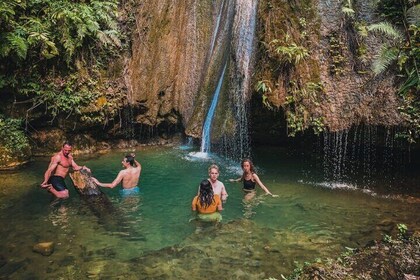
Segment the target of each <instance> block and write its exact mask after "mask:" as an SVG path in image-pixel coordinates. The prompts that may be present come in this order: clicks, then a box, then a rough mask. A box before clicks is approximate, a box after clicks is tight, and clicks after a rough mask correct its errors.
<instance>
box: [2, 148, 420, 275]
mask: <svg viewBox="0 0 420 280" xmlns="http://www.w3.org/2000/svg"><path fill="white" fill-rule="evenodd" d="M124 152H125V151H122V152H114V153H111V154H108V155H105V156H102V157H100V158H95V159H83V158H78V162H79V163H80V164H86V165H87V166H89V167H90V168H91V169H92V171H93V173H94V176H95V177H97V178H99V180H101V181H105V182H107V181H112V180H113V179H114V178H115V176H116V174H117V173H118V171H119V170H120V169H121V166H120V165H121V163H120V158H121V155H123V154H124ZM190 153H191V149H178V148H176V149H174V148H156V147H148V148H144V149H142V150H139V151H137V152H136V154H137V155H138V159H139V161H140V162H141V164H142V169H143V170H142V176H141V179H140V193H139V194H137V195H133V196H127V197H122V196H121V195H120V193H119V190H118V188H116V189H108V188H104V189H103V191H104V193H105V194H106V196H107V200H108V203H109V205H108V204H107V203H105V202H104V201H99V202H97V203H96V204H94V203H92V201H89V200H85V199H82V198H81V197H79V196H78V194H77V193H76V192H75V190H74V189H70V199H68V200H66V201H60V202H59V203H57V204H56V205H54V206H51V205H50V202H51V197H50V194H48V193H47V192H46V191H45V190H41V189H39V188H38V184H39V182H41V181H42V176H43V172H44V171H45V168H46V167H47V165H48V159H45V160H41V159H40V160H38V161H37V162H34V163H32V164H31V165H30V166H28V167H27V168H26V169H24V170H21V171H19V172H13V173H7V174H1V175H0V182H1V183H0V223H1V225H2V230H1V233H0V238H1V240H2V242H1V243H0V252H1V253H0V278H10V279H32V278H34V279H60V278H62V279H85V278H87V277H89V278H94V279H95V278H102V279H103V278H124V277H127V278H128V279H154V278H160V279H175V278H176V279H198V278H200V279H201V278H203V275H212V277H217V278H221V279H232V278H243V279H264V278H269V277H275V278H277V279H281V274H288V273H290V272H291V271H292V269H293V267H294V262H295V261H297V262H300V263H302V262H304V261H310V260H313V259H314V258H317V257H320V258H325V257H332V256H336V255H338V254H339V253H340V252H341V251H342V250H343V248H344V247H356V246H363V245H365V244H366V243H367V242H368V241H369V240H371V239H377V238H381V236H382V234H384V233H386V234H389V233H391V232H392V231H395V229H396V224H398V223H405V224H407V225H408V227H409V228H411V229H418V227H419V224H420V223H419V222H420V221H419V217H418V215H417V213H418V211H419V210H420V204H419V202H418V198H415V197H412V199H405V198H404V197H403V198H401V197H399V199H395V196H392V195H384V194H383V193H381V195H376V193H377V192H376V190H374V189H372V190H370V189H363V188H362V189H361V188H359V187H358V186H357V187H356V186H355V185H354V184H352V182H347V183H344V182H340V183H339V184H336V183H334V182H325V181H324V178H323V177H322V176H317V175H316V174H319V170H316V168H313V167H311V166H316V164H312V163H311V162H310V161H308V159H307V158H305V160H304V161H302V159H301V158H300V157H299V156H296V155H294V154H291V153H290V151H288V152H287V153H286V152H284V151H282V150H274V149H273V150H270V151H268V152H266V151H257V152H255V155H254V159H255V161H256V163H257V164H258V166H257V167H258V168H259V169H258V174H259V175H260V178H261V179H262V181H263V182H264V184H265V185H267V187H269V189H270V190H271V191H272V192H273V193H275V194H278V195H279V197H277V198H272V197H270V196H266V195H264V194H263V192H262V191H261V190H258V195H257V196H256V197H255V198H254V199H253V200H251V201H250V202H246V201H244V194H243V192H242V189H241V188H242V186H241V184H239V183H229V182H228V179H229V178H237V177H238V175H239V174H240V168H239V163H232V162H229V161H226V160H223V159H221V158H218V157H216V156H213V155H210V158H206V159H205V160H197V159H192V157H191V154H190ZM213 162H215V163H217V164H218V165H219V166H220V168H221V170H220V178H219V179H220V180H221V181H223V182H225V186H226V188H227V191H228V193H229V198H228V201H227V203H226V204H225V205H224V211H223V221H222V222H220V223H205V224H203V223H198V222H197V221H195V220H194V217H195V216H194V214H193V213H192V212H191V210H190V204H191V200H192V198H193V197H194V195H195V194H196V192H197V186H198V184H199V182H200V181H201V180H202V179H204V178H207V176H208V175H207V167H208V165H210V164H211V163H213ZM68 185H69V186H71V183H70V182H68ZM43 241H53V242H54V243H55V250H54V253H53V254H52V255H51V256H48V257H46V256H42V255H40V254H37V253H34V252H32V250H31V248H32V246H33V245H35V244H37V243H39V242H43Z"/></svg>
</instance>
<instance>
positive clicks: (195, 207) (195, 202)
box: [191, 196, 198, 211]
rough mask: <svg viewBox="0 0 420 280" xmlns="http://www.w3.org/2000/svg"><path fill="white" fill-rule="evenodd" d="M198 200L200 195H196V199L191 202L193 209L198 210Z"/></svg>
mask: <svg viewBox="0 0 420 280" xmlns="http://www.w3.org/2000/svg"><path fill="white" fill-rule="evenodd" d="M197 200H198V197H197V196H195V197H194V199H193V201H192V203H191V209H192V210H193V211H197Z"/></svg>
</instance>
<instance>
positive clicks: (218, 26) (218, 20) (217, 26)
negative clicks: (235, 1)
mask: <svg viewBox="0 0 420 280" xmlns="http://www.w3.org/2000/svg"><path fill="white" fill-rule="evenodd" d="M224 4H225V1H224V0H223V1H222V4H221V5H220V9H219V13H218V14H217V18H216V26H215V28H214V32H213V35H212V38H211V44H210V50H209V56H208V57H209V58H211V56H212V55H213V50H214V45H215V43H216V38H217V34H218V33H219V28H220V20H221V18H222V11H223V6H224Z"/></svg>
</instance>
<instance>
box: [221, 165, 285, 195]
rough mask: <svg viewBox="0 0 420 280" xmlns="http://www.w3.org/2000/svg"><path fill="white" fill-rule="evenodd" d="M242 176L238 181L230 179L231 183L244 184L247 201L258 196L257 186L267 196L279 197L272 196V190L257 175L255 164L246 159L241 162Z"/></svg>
mask: <svg viewBox="0 0 420 280" xmlns="http://www.w3.org/2000/svg"><path fill="white" fill-rule="evenodd" d="M241 167H242V171H243V173H242V176H241V177H239V178H238V179H229V181H230V182H240V181H242V182H243V188H242V189H243V191H244V192H245V199H246V200H250V199H252V198H253V197H254V196H255V195H256V189H255V185H256V184H258V186H259V187H260V188H261V189H262V190H263V191H264V192H265V193H266V194H267V195H271V196H272V197H278V195H275V194H272V193H271V192H270V190H269V189H268V188H267V187H266V186H265V185H264V184H263V182H261V180H260V178H259V177H258V175H257V174H256V173H255V168H254V164H253V163H252V161H251V160H250V159H244V160H242V162H241Z"/></svg>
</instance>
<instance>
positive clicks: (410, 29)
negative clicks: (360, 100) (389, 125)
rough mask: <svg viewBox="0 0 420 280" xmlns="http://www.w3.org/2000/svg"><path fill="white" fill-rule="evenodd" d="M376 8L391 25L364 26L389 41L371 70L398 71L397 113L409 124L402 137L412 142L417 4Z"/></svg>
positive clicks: (419, 32) (419, 81) (418, 109)
mask: <svg viewBox="0 0 420 280" xmlns="http://www.w3.org/2000/svg"><path fill="white" fill-rule="evenodd" d="M401 4H402V5H401ZM379 6H380V7H381V9H382V10H383V11H384V13H383V17H384V18H386V19H388V20H390V21H392V24H391V23H388V22H381V23H378V24H373V25H371V26H369V27H368V30H369V31H370V32H379V33H381V34H384V35H385V36H386V37H387V38H388V39H389V41H388V43H385V44H383V45H382V47H381V51H380V53H379V55H378V57H377V58H376V60H375V61H374V63H373V65H372V70H373V71H374V73H375V74H376V75H379V74H381V73H383V72H385V71H386V70H387V69H390V68H396V69H397V71H398V72H399V77H400V79H399V80H400V88H399V91H398V94H399V96H400V97H401V99H402V101H403V105H402V106H400V107H399V110H400V112H401V114H402V115H403V116H405V118H406V120H407V122H408V123H409V125H410V128H409V131H408V132H407V133H406V134H405V136H404V137H405V138H407V139H408V141H409V142H414V141H415V139H416V138H418V137H419V135H420V96H419V92H420V73H419V65H420V47H419V41H420V13H418V11H420V5H419V4H417V5H414V2H411V1H406V0H404V1H401V3H400V1H394V0H382V1H380V3H379Z"/></svg>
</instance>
